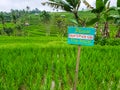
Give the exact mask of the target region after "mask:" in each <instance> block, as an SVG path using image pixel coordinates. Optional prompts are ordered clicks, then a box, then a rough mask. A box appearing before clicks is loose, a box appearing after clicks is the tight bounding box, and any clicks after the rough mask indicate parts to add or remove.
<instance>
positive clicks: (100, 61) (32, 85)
mask: <svg viewBox="0 0 120 90" xmlns="http://www.w3.org/2000/svg"><path fill="white" fill-rule="evenodd" d="M76 55H77V46H74V45H68V44H67V42H66V38H63V39H62V40H61V39H59V38H55V37H44V38H43V37H0V90H72V88H73V83H74V75H75V66H76V57H77V56H76ZM77 90H120V47H119V46H100V45H95V46H93V47H82V49H81V55H80V67H79V77H78V83H77Z"/></svg>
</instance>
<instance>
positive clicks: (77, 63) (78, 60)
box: [73, 45, 81, 90]
mask: <svg viewBox="0 0 120 90" xmlns="http://www.w3.org/2000/svg"><path fill="white" fill-rule="evenodd" d="M80 51H81V46H80V45H79V46H78V53H77V60H76V70H75V78H74V86H73V90H76V88H77V82H78V72H79V63H80Z"/></svg>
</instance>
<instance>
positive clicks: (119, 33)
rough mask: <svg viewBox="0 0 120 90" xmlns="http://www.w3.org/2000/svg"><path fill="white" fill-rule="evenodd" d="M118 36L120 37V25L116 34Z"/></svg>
mask: <svg viewBox="0 0 120 90" xmlns="http://www.w3.org/2000/svg"><path fill="white" fill-rule="evenodd" d="M116 38H120V27H119V29H118V32H117V34H116Z"/></svg>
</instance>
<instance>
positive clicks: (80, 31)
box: [68, 27, 95, 46]
mask: <svg viewBox="0 0 120 90" xmlns="http://www.w3.org/2000/svg"><path fill="white" fill-rule="evenodd" d="M94 36H95V28H86V27H68V44H76V45H81V46H93V45H94Z"/></svg>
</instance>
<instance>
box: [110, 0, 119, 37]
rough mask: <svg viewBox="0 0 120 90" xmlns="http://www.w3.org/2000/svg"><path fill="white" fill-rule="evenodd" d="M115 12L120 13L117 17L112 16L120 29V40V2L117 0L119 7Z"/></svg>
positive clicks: (117, 34)
mask: <svg viewBox="0 0 120 90" xmlns="http://www.w3.org/2000/svg"><path fill="white" fill-rule="evenodd" d="M115 11H117V12H118V14H117V15H111V16H112V17H113V18H114V22H115V24H116V26H117V27H118V31H117V33H116V38H120V0H117V7H116V8H115Z"/></svg>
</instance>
